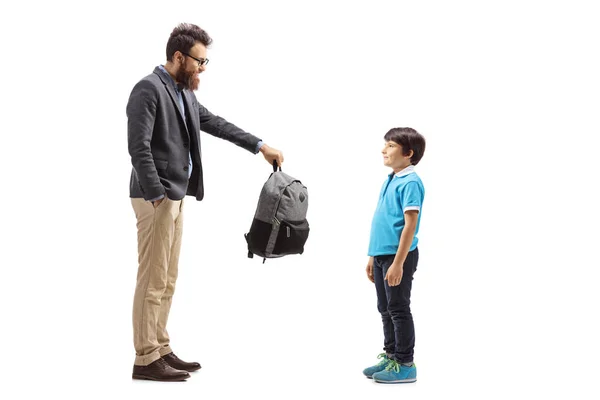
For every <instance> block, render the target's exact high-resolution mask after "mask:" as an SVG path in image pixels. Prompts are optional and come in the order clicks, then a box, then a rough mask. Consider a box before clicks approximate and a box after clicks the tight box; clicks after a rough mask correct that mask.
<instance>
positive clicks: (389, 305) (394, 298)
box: [373, 248, 419, 363]
mask: <svg viewBox="0 0 600 400" xmlns="http://www.w3.org/2000/svg"><path fill="white" fill-rule="evenodd" d="M394 257H395V255H389V256H377V257H374V260H375V262H374V263H373V276H374V278H375V288H376V289H377V309H378V310H379V312H380V313H381V319H382V321H383V335H384V342H383V350H385V352H386V353H387V354H388V355H389V354H393V358H394V359H395V360H396V361H398V362H400V363H409V362H412V361H413V353H414V348H415V325H414V323H413V318H412V314H411V312H410V290H411V288H412V280H413V275H414V273H415V271H416V270H417V263H418V262H419V249H418V248H416V249H414V250H413V251H410V252H409V253H408V255H407V256H406V261H405V262H404V268H403V274H402V280H401V281H400V285H398V286H393V287H390V286H389V285H388V282H387V280H384V279H383V278H385V274H387V271H388V269H389V268H390V266H391V265H392V262H393V261H394Z"/></svg>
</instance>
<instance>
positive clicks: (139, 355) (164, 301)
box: [131, 197, 183, 365]
mask: <svg viewBox="0 0 600 400" xmlns="http://www.w3.org/2000/svg"><path fill="white" fill-rule="evenodd" d="M131 204H132V206H133V210H134V211H135V216H136V218H137V231H138V262H139V267H138V274H137V285H136V288H135V296H134V299H133V344H134V347H135V353H136V358H135V362H134V363H135V365H148V364H150V363H152V362H154V361H156V360H158V359H159V358H160V357H162V356H164V355H165V354H168V353H170V352H171V351H172V350H171V347H170V346H169V334H168V333H167V319H168V318H169V310H170V309H171V300H172V298H173V293H174V292H175V281H176V280H177V264H178V263H179V250H180V249H181V232H182V228H183V199H182V200H178V201H175V200H169V199H168V198H166V197H165V198H164V200H163V201H162V202H161V203H160V204H159V205H158V207H156V208H154V206H153V205H152V203H151V202H149V201H145V200H144V199H131Z"/></svg>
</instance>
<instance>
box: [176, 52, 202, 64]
mask: <svg viewBox="0 0 600 400" xmlns="http://www.w3.org/2000/svg"><path fill="white" fill-rule="evenodd" d="M181 53H182V54H184V55H186V56H188V57H191V58H193V59H194V60H196V61H198V66H199V67H201V66H203V65H206V64H208V58H196V57H194V56H191V55H189V54H188V53H184V52H183V51H182V52H181Z"/></svg>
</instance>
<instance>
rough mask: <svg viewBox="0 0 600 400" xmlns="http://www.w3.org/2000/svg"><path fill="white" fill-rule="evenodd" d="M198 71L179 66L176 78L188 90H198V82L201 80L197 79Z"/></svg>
mask: <svg viewBox="0 0 600 400" xmlns="http://www.w3.org/2000/svg"><path fill="white" fill-rule="evenodd" d="M195 75H196V71H186V70H185V68H183V67H179V69H178V70H177V73H176V74H175V80H176V81H177V82H178V83H179V84H180V85H181V86H182V87H183V88H184V89H188V90H198V83H199V82H200V80H196V79H195V78H194V76H195Z"/></svg>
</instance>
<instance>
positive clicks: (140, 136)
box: [127, 80, 165, 200]
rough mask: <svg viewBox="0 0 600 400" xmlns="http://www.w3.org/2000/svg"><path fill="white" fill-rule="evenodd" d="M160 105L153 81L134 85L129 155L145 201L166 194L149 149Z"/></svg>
mask: <svg viewBox="0 0 600 400" xmlns="http://www.w3.org/2000/svg"><path fill="white" fill-rule="evenodd" d="M157 104H158V91H157V90H156V87H155V86H154V85H153V84H152V82H149V81H147V80H142V81H140V82H138V84H137V85H135V87H134V88H133V90H132V91H131V95H130V96H129V102H128V103H127V140H128V146H129V155H130V156H131V164H132V165H133V169H134V170H135V172H136V174H137V176H138V180H139V182H140V185H141V186H142V193H143V195H144V199H145V200H150V199H153V198H156V197H159V196H161V195H163V194H165V188H164V186H163V185H162V184H161V183H160V179H159V177H158V172H157V170H156V166H155V165H154V158H153V157H152V151H151V148H150V141H151V140H152V132H153V130H154V120H155V118H156V107H157Z"/></svg>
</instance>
